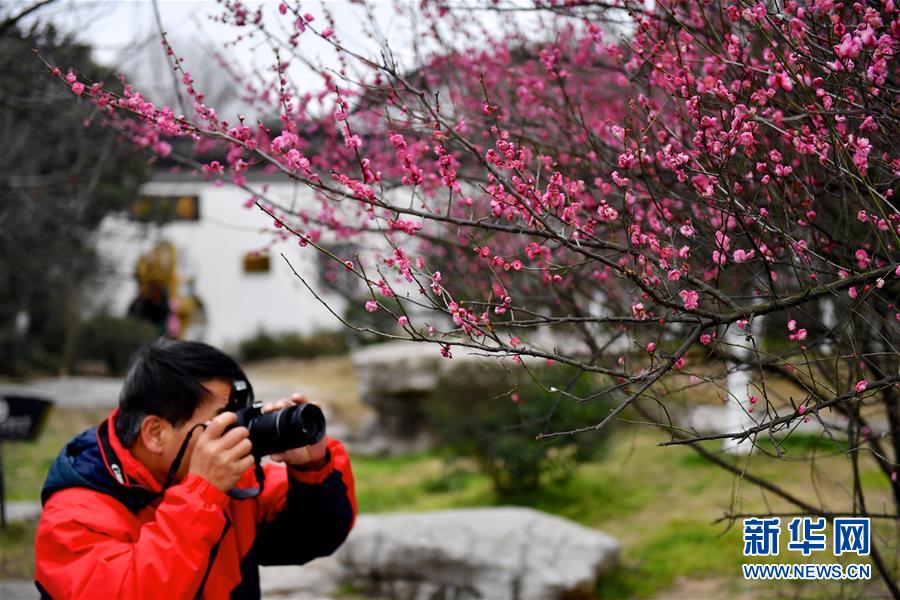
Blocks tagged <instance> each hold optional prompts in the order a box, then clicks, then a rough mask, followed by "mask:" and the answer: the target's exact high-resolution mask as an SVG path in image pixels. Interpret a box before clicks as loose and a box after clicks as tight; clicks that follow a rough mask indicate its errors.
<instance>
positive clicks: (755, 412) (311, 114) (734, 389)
mask: <svg viewBox="0 0 900 600" xmlns="http://www.w3.org/2000/svg"><path fill="white" fill-rule="evenodd" d="M224 7H225V10H224V12H223V14H222V15H221V19H222V20H223V21H225V22H228V23H231V24H233V25H234V26H235V27H236V28H237V29H238V30H240V31H241V32H242V36H243V37H245V38H247V39H250V38H253V40H254V43H257V44H259V43H263V44H265V45H266V46H268V48H270V49H271V50H272V52H273V54H274V56H275V57H276V61H275V67H274V68H273V69H272V71H271V72H265V73H256V74H253V77H252V79H251V78H248V79H247V80H246V81H247V83H246V87H247V88H248V89H255V91H256V94H254V97H256V98H258V99H259V102H260V103H266V102H268V103H269V104H270V106H271V107H272V110H274V111H277V113H278V114H279V115H280V123H281V125H280V130H273V129H270V128H267V127H265V126H264V125H262V124H260V123H257V124H254V123H251V122H249V121H248V120H246V119H244V118H241V117H238V118H237V119H234V118H226V116H225V115H221V114H219V113H217V112H216V111H215V110H213V108H212V107H210V106H208V105H207V103H206V102H205V101H204V98H203V97H201V96H199V95H198V91H197V89H196V88H195V86H194V85H193V80H192V78H191V75H190V73H189V72H188V71H187V70H186V67H185V66H184V65H183V64H182V63H180V62H178V61H177V60H176V61H175V62H173V66H174V68H175V70H176V71H177V72H178V74H179V76H180V78H181V80H182V81H183V83H184V85H185V92H186V93H187V94H188V95H189V96H190V97H191V98H192V100H193V101H194V104H193V110H192V112H191V114H189V115H179V114H176V112H175V111H173V110H172V109H170V108H168V107H162V108H159V107H157V106H155V105H153V104H152V103H150V102H148V101H146V99H145V98H143V97H142V96H141V95H140V94H139V93H137V92H136V91H134V90H130V89H126V90H125V91H124V93H123V94H122V95H119V94H116V93H114V92H111V91H109V90H106V89H104V88H102V87H99V86H98V87H91V88H90V91H89V92H85V93H86V94H88V95H89V96H90V97H91V99H92V100H93V101H94V103H95V105H96V106H98V108H100V109H101V110H102V111H104V113H105V114H106V115H107V117H108V118H109V119H110V120H111V122H112V123H113V124H114V125H115V126H116V127H118V128H119V129H120V130H121V131H122V132H123V133H124V134H126V135H128V136H129V137H130V138H131V139H132V140H133V141H134V142H135V143H137V144H138V145H139V146H143V147H148V148H152V149H154V150H155V151H156V152H157V153H162V154H169V153H170V151H171V146H170V144H169V143H168V142H167V141H166V139H168V138H184V137H194V138H200V139H202V140H203V141H202V143H201V144H200V147H201V148H208V147H209V146H210V145H220V146H222V147H223V148H224V149H227V159H226V160H225V162H224V163H222V162H220V161H218V160H217V161H211V162H210V161H206V162H204V161H200V163H197V162H195V166H196V168H198V170H199V171H200V172H202V174H203V175H204V176H206V177H210V178H213V177H227V178H230V180H231V181H232V182H233V183H234V184H235V185H238V186H241V187H243V188H245V189H246V190H247V192H248V194H250V198H251V203H250V204H251V205H252V204H254V203H255V205H256V206H257V207H258V208H259V209H260V210H263V211H265V212H267V213H268V214H269V215H271V216H272V218H273V231H274V233H275V235H276V236H278V237H281V238H286V239H290V238H291V236H296V238H298V241H299V242H300V244H301V245H306V246H309V247H311V248H314V249H316V250H318V251H320V252H322V253H325V254H326V255H327V256H328V257H329V258H330V259H331V260H332V261H334V262H335V264H337V265H340V266H342V267H343V268H344V269H346V270H347V272H350V273H353V274H354V275H355V276H356V277H358V278H359V279H360V281H361V282H362V284H363V285H364V286H365V287H366V289H367V290H368V291H369V299H368V300H367V301H366V303H365V308H366V310H367V311H370V312H376V311H385V312H387V313H388V314H390V315H391V316H392V318H394V319H396V321H397V327H396V328H395V329H394V330H392V331H384V332H382V333H383V334H384V335H385V336H387V337H402V338H405V339H411V340H415V341H419V342H425V343H432V344H437V345H440V348H441V352H442V353H443V355H444V356H446V357H447V358H451V357H452V352H453V350H454V348H455V347H458V346H468V347H472V348H476V349H477V350H479V351H481V352H484V353H486V354H489V355H492V356H495V357H497V358H498V360H510V361H519V360H520V358H521V357H524V356H531V357H537V358H544V359H547V360H550V361H553V362H557V363H562V364H565V365H569V366H570V367H573V368H574V369H575V370H576V371H583V372H588V373H590V374H592V376H595V377H597V376H599V377H600V379H599V380H600V381H603V382H604V383H603V384H599V385H597V386H596V388H595V389H594V390H593V391H591V392H590V393H587V394H572V393H568V392H566V391H565V389H564V388H563V389H561V388H559V387H556V386H554V387H553V388H552V390H550V388H549V387H548V386H544V387H545V389H547V390H549V391H551V392H552V393H555V394H558V395H559V398H560V402H574V403H589V402H591V401H592V400H593V399H597V398H606V397H609V396H610V395H611V396H612V397H613V398H615V401H616V404H615V407H614V408H613V409H612V410H611V411H608V413H607V414H606V415H605V416H604V417H603V419H602V420H600V421H597V422H588V423H584V425H583V426H581V427H577V428H568V429H558V428H555V427H554V425H553V420H552V419H548V420H547V422H546V423H547V426H546V428H545V429H544V430H543V433H542V434H541V435H540V436H539V437H542V438H549V437H555V436H566V435H575V434H584V433H589V432H592V431H598V430H600V429H603V428H604V427H606V426H607V425H608V424H609V423H610V422H612V421H613V420H615V419H617V418H621V417H622V416H623V415H625V414H631V413H626V412H625V411H635V412H636V413H637V414H638V415H639V416H640V418H641V419H642V420H643V421H644V422H647V423H650V424H653V425H654V426H656V427H659V428H661V429H663V430H664V431H666V432H667V433H668V434H669V436H670V441H669V442H668V443H669V444H678V445H688V446H690V447H691V448H693V449H694V450H695V451H696V452H698V453H699V454H701V455H703V456H704V457H706V458H708V459H709V460H711V461H713V462H715V463H716V464H718V465H719V466H721V467H722V468H725V469H728V470H730V471H732V472H734V473H735V474H736V475H737V476H740V477H741V478H742V480H743V481H747V482H750V483H752V484H754V485H758V486H759V487H760V488H761V489H762V490H763V491H764V493H765V494H766V495H767V499H770V500H771V503H770V506H772V509H771V511H772V512H773V513H780V514H796V513H801V514H809V515H819V516H825V517H834V516H837V515H844V514H852V515H863V516H872V517H875V518H876V520H877V521H878V522H879V523H881V525H879V526H878V527H876V535H875V541H874V548H873V551H872V559H873V562H874V564H875V566H876V569H877V570H878V572H879V574H880V575H881V577H882V580H883V582H884V586H885V587H886V589H887V590H889V592H890V593H891V594H892V595H894V596H895V597H900V589H898V587H897V584H896V581H897V565H896V562H895V561H892V560H891V557H893V556H897V527H898V526H900V525H898V509H900V481H898V476H897V473H898V457H900V399H898V395H897V394H898V382H900V373H898V371H900V361H898V356H900V355H898V348H897V340H898V339H900V335H898V333H900V332H898V327H900V313H898V309H897V306H898V294H900V286H898V284H897V281H898V277H900V251H898V241H900V211H898V210H897V205H896V200H895V198H894V192H895V189H896V187H897V178H898V175H900V156H898V155H897V150H896V144H894V143H893V140H894V139H896V136H897V134H898V129H900V121H898V112H897V98H898V95H897V92H898V85H897V84H898V81H897V75H898V70H897V45H898V42H900V20H898V11H897V10H896V9H895V7H894V5H893V3H892V2H857V3H853V4H849V3H837V2H829V1H827V0H826V1H821V0H817V1H815V2H793V1H791V2H784V3H782V2H772V3H753V2H744V1H736V2H733V3H709V2H702V1H697V0H678V1H675V0H667V1H663V2H655V3H646V2H643V1H641V2H633V1H630V0H625V1H622V2H616V3H607V2H599V1H597V2H593V1H577V2H576V1H571V0H570V1H562V0H548V1H541V0H539V1H536V2H533V3H531V4H529V5H524V4H522V3H515V2H503V1H496V2H491V3H486V4H484V5H481V4H465V5H461V6H449V5H443V4H439V5H433V4H429V3H423V4H422V6H421V7H413V8H410V9H409V10H410V12H408V13H407V14H408V15H410V16H411V18H410V22H411V23H413V26H414V29H415V31H414V39H416V40H417V46H416V50H417V52H416V53H415V57H416V62H415V64H407V65H401V64H399V63H398V61H397V60H396V59H395V57H394V56H393V54H392V53H391V51H390V47H389V46H388V45H387V44H385V46H384V48H383V50H382V52H381V55H380V56H378V57H371V56H366V55H363V54H360V53H357V52H354V51H353V50H352V49H350V48H348V46H347V45H346V44H344V43H343V41H342V40H341V39H340V35H339V33H338V32H336V28H335V23H334V21H333V19H332V18H331V17H330V15H329V14H328V13H327V11H324V13H323V14H315V15H314V14H310V13H307V12H306V11H305V10H304V9H302V8H301V7H300V6H299V5H295V4H294V3H283V4H280V5H278V7H277V11H276V10H275V7H270V8H272V10H271V11H270V12H264V11H263V8H259V9H256V10H252V9H249V8H248V7H246V6H245V5H243V4H242V3H241V2H238V1H229V2H225V3H224ZM486 14H495V15H500V16H499V18H496V19H493V20H490V19H487V18H485V17H484V15H486ZM412 16H414V17H415V18H412ZM416 24H418V28H417V29H416V28H415V27H416ZM371 34H372V35H373V36H375V37H377V35H378V30H377V27H376V26H375V24H374V23H373V25H372V27H371ZM312 39H317V40H319V41H324V42H325V43H328V44H331V45H332V46H333V47H334V49H335V50H336V52H337V53H338V54H337V56H338V59H337V62H336V63H335V64H334V65H329V67H328V68H326V67H322V68H319V69H317V70H316V73H317V75H318V76H319V77H320V78H321V80H322V82H323V84H324V85H323V87H322V90H321V92H318V93H315V92H313V91H310V86H309V83H308V81H304V82H303V84H302V85H301V84H299V83H298V82H296V81H295V80H294V78H293V76H292V74H291V73H292V72H291V62H292V61H296V62H298V63H303V64H306V65H312V66H315V65H314V64H313V63H311V62H310V61H309V59H308V57H307V56H306V55H305V53H304V46H305V44H307V43H310V41H311V40H312ZM260 40H261V42H260ZM173 54H174V55H175V56H177V53H175V52H174V50H173ZM56 74H57V76H58V77H59V78H60V79H63V78H64V77H65V75H64V74H63V73H62V72H61V71H57V72H56ZM82 81H83V80H79V81H74V82H73V81H68V82H67V85H69V86H77V85H79V84H81V83H82ZM91 83H92V81H90V80H87V81H84V85H85V86H90V85H91ZM85 89H87V87H86V88H85ZM72 91H73V92H75V93H76V94H78V93H79V91H78V89H76V88H75V87H73V89H72ZM123 114H127V115H137V117H138V119H139V120H138V121H135V120H123V118H122V115H123ZM184 160H185V161H186V162H190V160H191V159H190V158H189V157H185V159H184ZM201 163H202V164H201ZM256 167H260V168H262V167H265V168H267V169H269V170H271V171H274V172H280V173H282V174H283V175H284V176H285V177H287V178H291V179H294V180H296V181H299V182H302V183H305V184H306V185H308V186H309V188H310V189H311V190H312V191H313V192H314V193H315V197H316V199H317V202H318V210H313V209H310V208H309V207H303V208H300V209H298V208H291V207H287V206H279V205H278V203H277V202H276V201H274V200H273V199H271V198H269V197H267V195H266V192H265V190H264V189H257V188H255V187H254V186H252V185H249V184H248V183H247V181H246V179H245V176H244V173H245V172H246V171H247V169H248V168H256ZM323 232H328V233H329V235H332V236H335V237H337V238H340V239H342V240H345V241H346V240H350V239H359V238H371V237H373V236H375V237H378V238H379V239H381V240H382V242H381V248H382V249H381V251H376V252H371V253H366V254H363V253H360V254H358V255H355V256H342V255H338V254H335V253H334V252H330V251H328V249H327V248H326V247H325V246H324V245H322V243H320V241H321V237H322V235H323ZM360 246H362V244H360ZM311 291H313V292H315V290H314V289H312V288H311ZM764 323H768V325H767V326H765V327H764V326H763V324H764ZM348 325H349V326H351V327H357V326H356V325H355V324H353V323H348ZM357 328H358V327H357ZM361 329H367V328H361ZM537 383H538V384H540V383H541V382H540V381H539V380H538V381H537ZM698 386H712V387H713V388H715V389H718V390H720V394H721V397H722V399H723V401H724V402H725V403H726V405H728V406H729V407H731V410H730V412H728V413H723V416H722V418H721V422H719V423H717V424H716V425H717V427H716V429H717V431H716V432H715V433H713V434H704V433H701V432H698V431H696V430H694V429H693V428H692V426H691V423H690V421H688V420H686V419H685V418H684V417H683V414H684V411H682V410H681V409H682V408H684V407H683V406H681V405H679V403H678V402H677V401H676V398H677V397H678V396H679V395H683V394H684V393H685V392H687V393H690V390H692V389H696V388H697V387H698ZM735 416H736V417H737V418H733V417H735ZM808 423H818V424H819V425H820V427H821V431H823V432H824V435H825V436H826V437H827V439H829V440H830V441H831V443H833V448H834V451H835V452H836V453H840V454H842V455H844V456H846V458H847V460H848V461H850V462H851V463H852V465H853V467H854V468H853V469H852V473H853V475H852V480H849V481H847V482H846V486H845V487H846V489H847V490H848V493H847V497H846V498H844V499H843V500H842V501H841V502H840V503H838V504H834V503H831V502H826V501H824V500H822V499H820V498H815V497H809V498H807V497H798V496H797V495H796V494H795V493H792V492H789V491H787V490H785V489H782V488H780V487H778V486H776V485H774V484H772V483H771V482H769V481H767V480H766V479H765V478H764V477H761V476H759V475H758V474H756V473H754V472H753V469H752V468H750V467H749V466H748V465H746V464H743V463H741V462H738V461H736V460H735V459H733V458H731V457H730V456H728V455H722V454H720V453H718V452H715V451H714V450H712V449H711V448H714V447H712V446H710V445H709V442H711V441H714V440H728V441H730V444H731V447H732V449H734V448H735V447H737V448H738V449H740V447H741V446H742V445H743V446H744V447H745V448H746V447H747V446H749V445H754V446H758V447H759V448H760V451H765V450H764V448H763V447H762V446H759V445H758V444H757V442H758V441H759V440H761V439H762V438H768V437H769V436H774V438H773V439H774V447H775V453H776V454H777V455H779V456H781V455H782V454H783V452H784V448H783V446H782V445H781V442H779V441H778V439H779V436H784V435H787V434H790V433H791V432H793V431H795V430H796V429H797V428H798V427H800V426H802V425H804V424H808ZM861 461H871V462H872V463H874V464H875V465H876V466H877V468H878V469H879V470H880V473H881V476H882V483H883V485H884V486H886V487H887V488H888V489H889V490H890V494H889V496H888V497H887V498H886V499H885V498H882V499H881V500H879V501H878V507H877V509H876V508H873V506H872V505H871V503H870V502H867V497H869V498H871V494H872V493H873V492H872V487H871V486H870V485H869V484H868V483H867V482H864V481H863V480H862V479H861V478H860V476H859V469H858V468H857V467H858V465H859V463H860V462H861ZM815 468H816V467H815V465H814V464H813V465H811V469H813V470H815ZM740 513H741V507H740V506H739V504H734V505H733V506H732V507H731V509H730V510H729V513H728V515H727V516H728V517H729V518H731V519H736V518H737V517H738V516H739V515H740Z"/></svg>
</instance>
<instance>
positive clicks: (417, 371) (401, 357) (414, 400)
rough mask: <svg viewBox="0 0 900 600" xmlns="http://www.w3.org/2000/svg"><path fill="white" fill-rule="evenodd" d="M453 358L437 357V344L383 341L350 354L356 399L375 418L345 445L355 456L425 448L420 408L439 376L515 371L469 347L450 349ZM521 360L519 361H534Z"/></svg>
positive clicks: (496, 374)
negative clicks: (373, 414)
mask: <svg viewBox="0 0 900 600" xmlns="http://www.w3.org/2000/svg"><path fill="white" fill-rule="evenodd" d="M452 352H453V358H452V359H446V358H444V357H443V356H441V353H440V347H439V346H438V345H437V344H429V343H422V342H404V341H399V342H388V343H385V344H376V345H373V346H367V347H365V348H362V349H360V350H357V351H355V352H353V354H352V355H351V360H352V362H353V369H354V373H355V375H356V381H357V387H358V389H359V396H360V398H361V399H362V401H363V402H364V403H366V404H368V405H369V406H371V407H372V408H373V409H374V411H375V418H374V419H373V420H372V421H371V422H369V423H367V424H365V425H364V426H362V427H360V430H359V432H358V433H357V435H356V436H355V437H354V438H353V439H350V440H348V441H349V443H350V445H351V447H352V448H353V450H354V451H355V452H357V453H361V454H377V455H395V454H404V453H409V452H418V451H421V450H424V449H426V448H428V447H430V446H431V444H432V440H431V436H429V434H428V432H427V431H426V430H425V421H426V419H425V412H424V404H425V403H426V402H427V401H428V399H429V398H430V397H431V395H432V394H433V393H434V390H435V389H436V388H437V385H438V382H439V381H440V379H441V378H442V377H448V376H459V377H465V378H467V379H470V380H471V379H472V378H484V379H485V381H488V380H492V379H496V378H497V377H506V376H507V375H506V373H505V372H504V371H503V369H504V368H506V369H511V370H512V369H515V366H514V365H513V364H512V361H510V360H507V361H506V362H505V363H501V362H500V361H499V360H498V358H499V356H498V355H492V354H490V353H486V352H484V351H479V350H476V349H474V348H465V347H454V348H453V350H452ZM538 360H540V359H531V358H528V357H526V359H525V362H526V363H527V362H530V361H538Z"/></svg>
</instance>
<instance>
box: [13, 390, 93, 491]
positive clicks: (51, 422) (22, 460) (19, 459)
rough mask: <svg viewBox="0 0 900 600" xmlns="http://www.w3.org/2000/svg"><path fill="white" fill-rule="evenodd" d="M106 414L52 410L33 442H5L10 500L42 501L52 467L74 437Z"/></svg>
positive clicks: (89, 411) (87, 411) (88, 411)
mask: <svg viewBox="0 0 900 600" xmlns="http://www.w3.org/2000/svg"><path fill="white" fill-rule="evenodd" d="M108 413H109V411H107V410H73V409H61V408H52V409H51V410H50V414H49V415H48V416H47V419H46V421H45V423H44V428H43V430H42V431H41V433H40V435H39V436H38V438H37V439H36V440H34V441H31V442H6V443H4V445H3V468H4V473H5V474H6V480H5V481H6V499H7V500H35V501H36V500H39V499H40V497H41V487H42V486H43V484H44V478H45V477H47V471H49V470H50V465H52V464H53V461H54V460H56V456H57V454H59V451H60V450H61V449H62V447H63V446H64V445H65V444H66V442H68V441H69V440H70V439H72V437H74V436H75V435H77V434H78V433H80V432H82V431H84V430H85V429H87V428H89V427H92V426H94V425H96V424H98V423H99V422H100V421H101V420H102V419H103V418H104V417H106V415H107V414H108Z"/></svg>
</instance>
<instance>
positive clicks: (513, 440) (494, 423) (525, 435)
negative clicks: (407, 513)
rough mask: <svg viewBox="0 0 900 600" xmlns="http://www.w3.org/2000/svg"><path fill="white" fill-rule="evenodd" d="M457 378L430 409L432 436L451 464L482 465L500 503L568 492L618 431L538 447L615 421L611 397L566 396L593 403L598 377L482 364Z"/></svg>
mask: <svg viewBox="0 0 900 600" xmlns="http://www.w3.org/2000/svg"><path fill="white" fill-rule="evenodd" d="M449 373H450V374H449V375H443V376H442V377H441V378H440V379H439V381H438V385H437V387H436V391H435V393H434V395H433V397H432V398H431V400H430V401H428V402H426V404H425V412H426V416H427V419H428V423H429V429H430V430H431V431H432V432H433V433H434V434H435V435H436V437H437V440H438V443H439V444H440V445H441V446H443V447H444V448H445V449H446V450H447V451H448V453H449V455H450V456H451V457H454V458H471V459H474V461H475V463H476V464H477V465H478V467H479V469H480V470H481V472H483V473H484V474H486V475H487V476H488V477H489V478H490V480H491V482H492V484H493V487H494V491H495V492H496V494H497V496H498V497H500V498H503V499H508V500H513V499H515V498H517V497H519V496H522V495H527V494H531V493H534V492H536V491H538V490H540V489H542V488H545V487H548V486H553V485H559V484H562V483H564V482H566V481H567V480H568V479H570V478H571V476H572V474H573V473H574V472H575V469H576V467H577V466H578V465H579V464H580V463H583V462H587V461H590V460H594V459H597V458H599V457H601V456H602V454H603V452H604V450H605V448H606V445H607V442H608V440H609V432H611V429H612V428H607V429H606V430H604V431H603V432H602V433H600V434H597V433H596V432H592V433H591V434H590V435H580V436H579V435H576V436H564V437H558V438H549V439H545V440H542V441H535V436H536V435H538V434H540V433H542V432H547V431H566V430H570V429H575V428H577V427H580V426H583V425H584V424H585V423H595V422H599V421H601V420H602V419H603V416H604V415H606V414H609V411H610V409H611V408H612V404H611V400H610V398H609V397H608V396H606V395H604V396H598V397H595V398H593V399H591V400H590V401H588V402H576V401H574V400H572V399H571V398H570V397H567V396H566V393H568V394H574V395H577V396H579V397H587V396H590V394H591V391H592V390H596V389H597V387H598V386H597V385H596V383H595V382H594V381H593V380H592V378H591V375H590V374H587V373H584V372H578V371H577V370H575V369H574V368H571V367H568V366H565V365H551V366H546V367H542V368H539V369H537V370H536V371H535V370H531V369H526V368H524V367H520V368H517V369H514V370H511V371H506V370H503V369H501V368H499V367H492V368H491V367H489V368H485V365H484V364H480V363H475V362H470V363H463V364H461V365H458V366H457V367H456V368H455V369H453V370H452V371H450V372H449ZM538 382H541V383H543V385H541V383H538ZM551 388H555V389H556V390H562V391H551Z"/></svg>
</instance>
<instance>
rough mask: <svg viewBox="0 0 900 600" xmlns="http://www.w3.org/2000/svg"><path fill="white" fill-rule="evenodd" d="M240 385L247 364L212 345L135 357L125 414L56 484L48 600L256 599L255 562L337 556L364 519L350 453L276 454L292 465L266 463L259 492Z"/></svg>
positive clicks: (95, 436)
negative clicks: (236, 392)
mask: <svg viewBox="0 0 900 600" xmlns="http://www.w3.org/2000/svg"><path fill="white" fill-rule="evenodd" d="M235 381H243V382H247V378H246V376H245V375H244V372H243V370H242V369H241V368H240V366H238V364H237V363H236V362H235V361H234V360H233V359H232V358H230V357H229V356H228V355H226V354H224V353H222V352H220V351H219V350H216V349H215V348H212V347H211V346H207V345H206V344H200V343H196V342H176V341H171V340H161V341H158V342H154V343H153V344H149V345H147V346H145V347H143V348H141V349H140V350H139V351H138V352H137V353H136V354H135V356H134V357H133V359H132V363H131V366H130V368H129V372H128V375H127V377H126V379H125V383H124V385H123V388H122V392H121V395H120V398H119V407H118V408H117V409H115V410H114V411H113V412H112V413H111V414H110V415H109V417H108V418H107V419H106V420H105V421H104V422H103V423H101V424H100V425H98V426H97V427H95V428H92V429H89V430H87V431H85V432H84V433H82V434H80V435H79V436H77V437H76V438H75V439H73V440H72V441H71V442H69V443H68V444H67V445H66V447H65V448H64V449H63V450H62V452H60V455H59V457H58V458H57V459H56V462H55V463H54V464H53V466H52V467H51V469H50V473H49V475H48V476H47V481H46V482H45V484H44V489H43V491H42V493H41V496H42V498H41V499H42V502H43V504H44V511H43V514H42V515H41V520H40V523H39V524H38V531H37V537H36V540H35V554H36V570H35V572H36V576H35V583H36V585H37V587H38V590H39V591H40V592H41V595H42V596H43V597H51V598H83V597H91V598H98V597H103V598H200V597H206V598H224V597H232V598H258V597H259V595H260V588H259V570H258V565H286V564H303V563H305V562H308V561H310V560H312V559H313V558H316V557H318V556H326V555H328V554H331V553H332V552H333V551H334V550H335V549H337V547H338V546H340V544H341V543H342V542H343V541H344V539H346V537H347V534H348V533H349V532H350V529H351V528H352V526H353V522H354V520H355V518H356V497H355V494H354V489H353V474H352V473H351V470H350V459H349V457H348V456H347V452H346V450H345V449H344V447H343V445H341V443H340V442H338V441H337V440H334V439H331V438H329V437H325V438H324V439H323V440H322V441H321V442H318V443H316V444H313V445H309V446H305V447H302V448H295V449H292V450H288V451H285V452H282V453H280V454H273V455H272V459H273V460H274V461H278V462H283V463H285V466H282V465H275V464H265V465H263V467H262V469H263V472H264V479H263V480H262V486H261V487H260V482H259V477H258V474H257V473H256V469H255V468H254V467H255V460H254V458H253V455H252V454H251V449H252V444H251V442H250V439H249V437H248V431H247V429H246V428H245V427H229V426H230V425H233V424H234V422H235V420H236V416H235V413H233V412H229V411H228V410H227V409H228V408H232V407H230V406H229V398H230V397H231V394H232V385H233V382H235ZM247 385H248V386H249V382H248V383H247ZM250 390H251V392H252V388H250ZM302 402H303V399H302V398H300V397H299V396H294V397H293V398H292V399H291V400H283V401H280V402H277V403H274V404H270V405H267V406H266V407H265V408H264V412H268V411H272V410H279V409H281V408H285V407H288V406H290V405H291V404H294V403H298V404H299V403H302ZM257 490H258V493H257ZM237 498H243V499H237Z"/></svg>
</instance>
